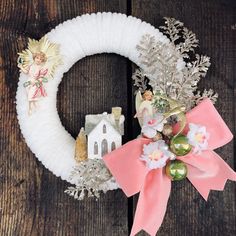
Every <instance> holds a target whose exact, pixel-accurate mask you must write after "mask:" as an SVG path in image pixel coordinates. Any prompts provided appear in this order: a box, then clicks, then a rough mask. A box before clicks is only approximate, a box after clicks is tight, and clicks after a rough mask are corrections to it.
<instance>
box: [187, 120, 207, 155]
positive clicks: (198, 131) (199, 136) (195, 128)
mask: <svg viewBox="0 0 236 236" xmlns="http://www.w3.org/2000/svg"><path fill="white" fill-rule="evenodd" d="M187 138H188V141H189V144H191V145H192V146H193V147H194V149H193V152H194V153H198V154H199V153H201V151H203V150H206V149H207V147H208V139H209V133H207V130H206V127H205V126H201V125H197V124H193V123H189V131H188V134H187Z"/></svg>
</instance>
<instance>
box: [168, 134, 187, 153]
mask: <svg viewBox="0 0 236 236" xmlns="http://www.w3.org/2000/svg"><path fill="white" fill-rule="evenodd" d="M191 149H192V146H191V145H190V144H189V143H188V138H187V137H186V136H184V135H182V134H180V135H178V136H176V137H173V138H172V139H171V141H170V150H171V151H172V152H173V153H174V154H175V155H176V156H185V155H187V154H188V153H189V152H190V151H191Z"/></svg>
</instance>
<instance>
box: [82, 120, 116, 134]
mask: <svg viewBox="0 0 236 236" xmlns="http://www.w3.org/2000/svg"><path fill="white" fill-rule="evenodd" d="M103 124H105V125H106V126H108V125H109V126H110V127H111V129H112V130H113V131H114V132H115V133H116V134H117V135H119V136H120V135H121V134H120V132H119V131H118V130H117V129H116V128H115V127H114V126H113V125H112V124H111V123H110V122H109V121H108V120H107V119H106V118H103V119H102V120H100V122H99V123H98V124H97V125H96V126H94V128H93V130H91V131H90V133H89V134H87V135H89V136H91V135H93V134H94V133H96V130H97V129H99V128H101V126H102V125H103Z"/></svg>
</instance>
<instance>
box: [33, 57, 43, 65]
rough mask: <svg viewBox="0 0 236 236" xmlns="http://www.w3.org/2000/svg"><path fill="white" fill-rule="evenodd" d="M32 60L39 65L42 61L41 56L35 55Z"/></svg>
mask: <svg viewBox="0 0 236 236" xmlns="http://www.w3.org/2000/svg"><path fill="white" fill-rule="evenodd" d="M34 62H35V64H36V65H41V64H42V63H43V60H42V58H41V56H36V57H35V58H34Z"/></svg>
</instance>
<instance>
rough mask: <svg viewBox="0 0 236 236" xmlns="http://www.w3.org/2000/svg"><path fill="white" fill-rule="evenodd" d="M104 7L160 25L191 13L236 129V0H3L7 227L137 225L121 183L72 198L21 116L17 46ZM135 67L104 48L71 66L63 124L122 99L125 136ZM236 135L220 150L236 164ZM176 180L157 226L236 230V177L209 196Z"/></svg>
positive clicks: (200, 232)
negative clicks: (26, 134)
mask: <svg viewBox="0 0 236 236" xmlns="http://www.w3.org/2000/svg"><path fill="white" fill-rule="evenodd" d="M98 11H101V12H102V11H111V12H121V13H125V14H128V15H133V16H136V17H138V18H141V19H142V20H145V21H147V22H149V23H151V24H153V25H154V26H156V27H158V26H159V25H160V24H163V17H164V16H170V17H174V18H176V19H179V20H181V21H182V22H184V23H185V25H186V26H187V27H188V28H189V29H191V30H192V31H193V32H195V33H196V34H197V37H198V38H199V40H200V52H201V53H203V54H206V55H208V56H210V57H211V63H212V65H211V67H210V70H209V72H208V74H207V77H206V78H205V79H204V81H202V82H201V83H200V87H201V88H204V87H205V88H213V89H214V90H215V91H217V92H218V93H219V95H220V98H219V100H218V102H217V104H216V107H217V109H218V111H219V112H220V114H221V115H222V117H223V118H224V120H225V122H226V123H227V125H228V126H229V127H230V129H231V130H232V132H233V133H235V125H236V123H235V115H236V113H235V111H236V108H235V91H236V90H235V89H236V88H235V81H234V79H235V76H236V66H235V65H236V1H235V0H232V1H227V0H225V1H223V0H208V1H206V0H189V1H188V0H132V1H126V0H107V1H105V0H93V1H92V0H89V1H76V0H74V1H72V0H71V1H70V0H58V1H56V0H41V1H40V0H38V1H36V0H33V1H31V0H22V1H21V0H15V1H14V0H1V1H0V119H1V120H0V127H1V131H0V156H1V158H0V235H1V236H5V235H6V236H8V235H10V236H17V235H20V236H21V235H23V236H24V235H26V236H28V235H43V236H52V235H57V236H67V235H68V236H75V235H76V236H77V235H78V236H112V235H113V236H125V235H128V233H129V231H130V228H131V226H132V221H133V215H134V210H135V207H136V202H137V196H135V197H133V198H129V199H127V198H126V197H125V195H124V194H123V193H122V191H121V190H117V191H110V192H108V193H107V194H105V195H102V196H101V198H100V199H99V200H98V201H96V200H94V199H86V200H84V201H76V200H74V199H72V198H71V197H69V196H68V195H66V194H65V193H64V190H65V189H66V187H67V186H68V183H66V182H65V181H62V180H61V179H59V178H56V177H55V176H54V175H53V174H52V173H51V172H49V171H48V170H46V169H45V168H44V167H43V165H42V164H41V163H40V162H38V161H37V160H36V158H35V157H34V155H33V154H32V153H31V151H30V150H29V148H28V147H27V145H26V143H25V142H24V139H23V137H22V135H21V133H20V129H19V125H18V123H17V118H16V109H15V95H16V89H17V82H18V76H19V72H18V69H17V67H16V59H17V52H19V51H21V50H22V49H23V48H25V47H26V43H27V38H28V37H30V38H36V39H39V38H40V37H42V36H43V35H44V34H45V33H47V32H48V31H50V30H51V29H52V28H54V27H55V26H56V25H57V24H59V23H61V22H63V21H65V20H67V19H71V18H73V17H76V16H77V15H81V14H84V13H92V12H98ZM124 37H125V36H124ZM133 67H134V66H133V65H132V63H131V62H130V61H128V60H127V59H126V58H123V57H121V56H118V55H115V54H102V55H95V56H91V57H87V58H85V59H83V60H81V61H79V62H77V63H76V64H75V65H74V66H73V67H72V68H71V70H70V71H69V72H68V73H66V75H65V76H64V79H63V81H62V83H61V85H60V87H59V92H58V98H57V101H58V103H57V108H58V111H59V115H60V118H61V121H62V123H63V125H64V126H65V127H66V129H67V130H68V131H69V132H70V133H71V134H72V135H73V136H74V137H76V135H77V133H78V132H79V129H80V127H81V126H82V125H83V124H84V117H85V115H86V114H88V113H101V112H103V111H105V110H107V111H110V108H111V107H112V106H114V105H119V106H122V107H123V111H124V114H125V115H126V116H127V121H126V126H125V127H126V133H125V138H124V139H125V140H124V141H127V140H130V139H132V138H133V137H135V135H136V134H137V133H138V130H137V124H136V123H135V122H133V120H132V114H133V112H134V103H133V100H134V96H133V94H132V91H133V89H132V81H131V74H132V70H133ZM36 125H37V124H36ZM216 128H217V127H216ZM235 144H236V143H235V142H233V141H232V142H231V143H229V144H228V145H226V146H224V147H222V148H220V149H218V150H217V152H218V153H219V154H220V155H221V156H222V158H223V159H224V160H225V161H226V162H227V163H228V164H229V165H230V166H231V167H233V168H234V169H235V167H236V166H235V159H234V147H236V145H235ZM172 186H173V187H172V191H171V196H170V200H169V204H168V209H167V212H166V216H165V219H164V221H163V224H162V227H161V228H160V230H159V233H158V235H160V236H180V235H181V236H184V235H196V236H205V235H206V236H209V235H214V236H218V235H221V236H222V235H225V236H231V235H232V236H233V235H236V191H235V190H236V189H235V186H236V185H235V183H232V182H227V184H226V187H225V190H224V192H218V191H214V192H213V191H212V192H211V193H210V197H209V200H208V202H205V201H204V200H203V199H202V197H201V196H200V194H199V193H198V192H197V191H196V190H195V189H194V187H193V186H192V185H191V184H190V183H189V182H188V181H187V180H186V181H181V182H174V183H173V185H172ZM157 217H158V216H157ZM139 235H146V234H145V233H140V234H139Z"/></svg>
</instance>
